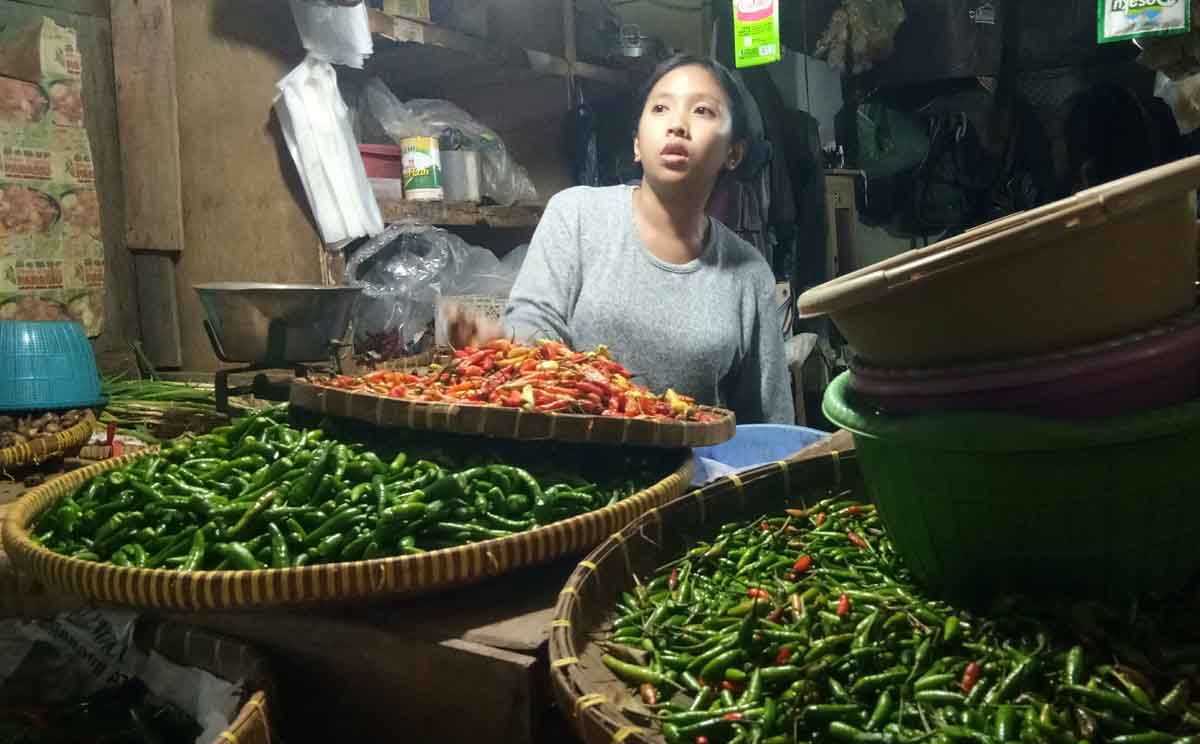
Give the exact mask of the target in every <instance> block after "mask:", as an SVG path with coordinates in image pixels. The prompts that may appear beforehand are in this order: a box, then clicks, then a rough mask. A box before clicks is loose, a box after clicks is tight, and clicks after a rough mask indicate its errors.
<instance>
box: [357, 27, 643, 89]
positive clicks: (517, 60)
mask: <svg viewBox="0 0 1200 744" xmlns="http://www.w3.org/2000/svg"><path fill="white" fill-rule="evenodd" d="M370 25H371V31H372V33H374V34H375V35H376V38H377V40H379V39H382V40H384V41H390V42H395V43H399V44H415V45H421V46H427V47H438V48H442V49H446V50H450V51H451V52H454V53H457V54H458V55H460V56H465V57H468V58H471V59H472V60H473V61H474V62H475V66H476V67H479V68H481V69H486V70H488V71H490V72H493V73H494V72H496V71H497V69H498V68H499V70H501V71H503V72H506V73H508V74H509V75H511V76H513V77H515V78H520V77H522V76H529V75H532V76H534V77H538V76H550V77H562V78H565V77H567V76H568V74H569V73H570V71H571V69H572V65H571V64H570V63H569V62H568V61H567V60H566V59H564V58H563V57H561V56H558V55H555V54H550V53H549V52H544V51H539V50H533V49H522V48H521V47H517V46H513V45H511V44H504V43H500V42H495V41H488V40H484V39H480V38H479V37H476V36H471V35H470V34H464V33H462V32H459V31H455V30H453V29H449V28H445V27H443V26H438V25H436V24H433V23H424V22H421V21H413V20H409V19H407V18H398V17H393V16H388V15H384V14H383V13H382V12H380V11H376V10H372V11H370ZM377 51H379V50H377ZM372 67H377V65H372ZM413 68H414V69H418V70H419V69H422V66H420V65H413ZM425 69H429V68H425ZM430 71H431V72H432V73H433V74H434V75H443V76H444V75H445V71H444V70H441V69H438V68H434V69H432V70H430ZM574 71H575V75H577V76H579V77H583V78H587V79H590V80H596V81H599V82H604V83H609V84H611V85H618V86H625V85H629V83H630V81H631V76H630V74H629V73H628V72H626V71H625V70H617V69H613V68H608V67H604V66H601V65H596V64H589V63H583V62H580V63H576V64H575V65H574Z"/></svg>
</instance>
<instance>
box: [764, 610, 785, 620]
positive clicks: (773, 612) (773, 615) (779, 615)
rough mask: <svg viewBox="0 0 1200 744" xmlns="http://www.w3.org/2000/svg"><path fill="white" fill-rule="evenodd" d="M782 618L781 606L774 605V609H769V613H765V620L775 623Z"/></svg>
mask: <svg viewBox="0 0 1200 744" xmlns="http://www.w3.org/2000/svg"><path fill="white" fill-rule="evenodd" d="M782 619H783V608H782V607H776V608H775V609H773V610H771V614H769V615H767V620H768V621H769V622H772V623H777V622H779V621H780V620H782Z"/></svg>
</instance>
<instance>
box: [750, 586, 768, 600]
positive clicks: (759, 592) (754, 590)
mask: <svg viewBox="0 0 1200 744" xmlns="http://www.w3.org/2000/svg"><path fill="white" fill-rule="evenodd" d="M746 596H747V597H749V598H750V599H767V600H769V599H770V598H771V593H770V592H768V591H767V590H766V589H760V588H759V587H757V586H752V587H750V588H749V589H747V590H746Z"/></svg>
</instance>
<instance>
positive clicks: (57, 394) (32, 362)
mask: <svg viewBox="0 0 1200 744" xmlns="http://www.w3.org/2000/svg"><path fill="white" fill-rule="evenodd" d="M102 403H104V397H103V396H102V395H101V393H100V375H99V373H98V372H97V371H96V357H95V356H94V355H93V354H92V347H91V344H89V343H88V340H87V336H86V335H85V334H84V332H83V326H81V325H79V324H78V323H73V322H69V321H61V320H36V321H34V320H0V411H53V410H61V409H66V408H89V407H92V406H98V405H101V404H102Z"/></svg>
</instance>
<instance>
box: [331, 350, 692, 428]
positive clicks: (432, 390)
mask: <svg viewBox="0 0 1200 744" xmlns="http://www.w3.org/2000/svg"><path fill="white" fill-rule="evenodd" d="M630 377H631V375H630V372H629V370H627V369H625V367H623V366H621V365H620V364H619V363H617V362H615V361H613V359H612V357H611V356H610V355H609V352H608V349H607V348H605V347H603V346H600V347H598V348H597V349H596V350H595V351H588V352H577V351H572V350H571V349H568V348H567V347H566V346H564V345H563V344H561V343H558V342H556V341H542V342H541V343H539V344H538V345H537V346H521V345H518V344H514V343H512V342H510V341H506V340H498V341H492V342H491V343H489V344H487V345H485V346H483V347H480V348H473V347H468V348H465V349H460V350H458V351H456V352H455V358H454V360H453V361H452V362H450V363H449V364H447V365H445V366H444V367H438V366H434V367H432V368H431V369H430V371H429V372H427V373H425V374H421V375H417V374H412V373H410V372H399V371H386V370H381V371H376V372H371V373H369V374H366V375H363V376H362V377H348V376H345V375H338V376H333V377H325V378H317V379H315V380H314V382H315V383H316V384H318V385H322V386H325V387H331V388H338V389H341V390H350V391H353V392H362V393H371V394H373V395H385V396H389V397H392V398H402V399H404V400H415V401H431V402H445V403H475V404H481V405H485V404H490V405H497V406H505V407H508V408H521V409H524V410H526V411H538V412H542V413H548V412H560V413H586V414H593V415H602V416H624V417H627V418H650V419H663V420H676V421H697V422H709V421H713V420H715V418H716V417H715V416H714V415H713V414H712V413H709V412H707V411H704V410H702V409H700V408H699V407H697V406H696V402H695V401H694V400H693V399H692V398H689V397H688V396H685V395H680V394H678V393H676V392H675V391H673V390H668V391H667V392H666V394H664V395H655V394H654V393H652V392H650V391H649V390H647V389H646V388H645V387H642V386H641V385H636V384H634V383H633V382H631V381H630Z"/></svg>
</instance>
